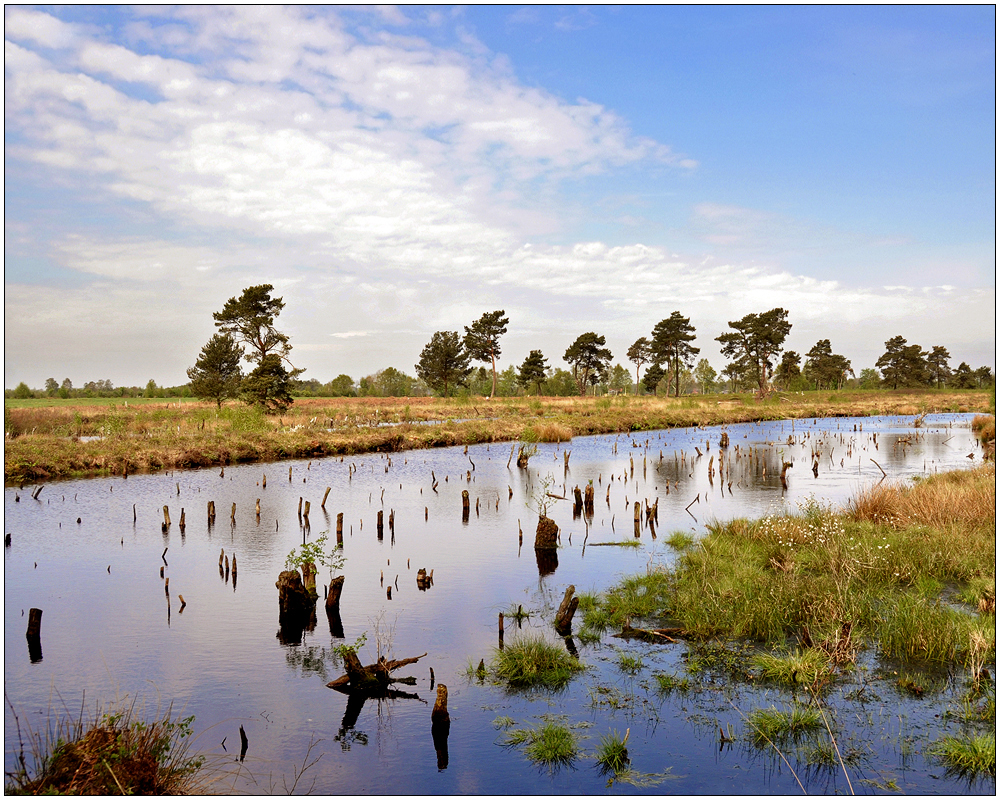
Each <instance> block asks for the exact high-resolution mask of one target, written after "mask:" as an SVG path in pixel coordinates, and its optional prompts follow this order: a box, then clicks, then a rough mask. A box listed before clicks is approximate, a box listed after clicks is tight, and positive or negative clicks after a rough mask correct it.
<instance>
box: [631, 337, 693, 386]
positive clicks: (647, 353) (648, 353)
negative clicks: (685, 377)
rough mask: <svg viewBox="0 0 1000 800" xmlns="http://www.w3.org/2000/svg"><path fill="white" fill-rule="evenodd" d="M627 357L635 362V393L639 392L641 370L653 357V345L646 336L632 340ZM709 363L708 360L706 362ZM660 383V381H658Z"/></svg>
mask: <svg viewBox="0 0 1000 800" xmlns="http://www.w3.org/2000/svg"><path fill="white" fill-rule="evenodd" d="M625 357H626V358H627V359H628V360H629V361H631V362H632V363H633V364H635V393H636V394H639V370H640V369H642V365H643V364H648V363H649V362H650V361H651V360H652V358H653V345H652V343H651V342H650V341H649V339H647V338H646V337H645V336H643V337H641V338H639V339H636V340H635V341H634V342H632V346H631V347H630V348H629V349H628V351H627V352H626V354H625ZM706 363H707V362H706ZM657 383H659V381H657Z"/></svg>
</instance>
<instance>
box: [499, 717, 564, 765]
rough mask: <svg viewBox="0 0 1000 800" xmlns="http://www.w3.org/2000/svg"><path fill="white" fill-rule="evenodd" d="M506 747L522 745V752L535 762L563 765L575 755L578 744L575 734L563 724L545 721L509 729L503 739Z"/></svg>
mask: <svg viewBox="0 0 1000 800" xmlns="http://www.w3.org/2000/svg"><path fill="white" fill-rule="evenodd" d="M504 744H505V745H506V746H508V747H520V746H522V745H524V754H525V755H526V756H527V757H528V759H529V760H531V761H533V762H535V763H536V764H545V765H549V766H564V765H568V764H571V763H572V762H573V761H574V760H575V759H576V757H577V754H578V752H579V745H578V743H577V739H576V736H575V735H574V733H573V731H571V730H570V729H569V728H568V727H567V726H565V725H559V724H557V723H555V722H545V723H543V724H541V725H539V726H538V727H534V728H519V729H517V730H513V731H509V732H508V733H507V735H506V737H505V739H504Z"/></svg>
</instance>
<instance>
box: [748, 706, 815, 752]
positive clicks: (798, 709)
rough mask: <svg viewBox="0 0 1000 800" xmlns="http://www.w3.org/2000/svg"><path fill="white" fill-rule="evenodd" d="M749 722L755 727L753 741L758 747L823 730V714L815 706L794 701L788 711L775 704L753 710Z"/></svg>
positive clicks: (796, 738)
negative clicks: (781, 709)
mask: <svg viewBox="0 0 1000 800" xmlns="http://www.w3.org/2000/svg"><path fill="white" fill-rule="evenodd" d="M748 723H749V725H750V727H751V728H752V729H753V730H752V733H751V741H753V743H754V744H755V745H757V746H758V747H764V746H766V745H770V744H771V743H772V742H786V741H789V740H792V741H794V740H798V739H800V738H801V737H802V736H804V735H806V734H809V733H813V732H815V731H818V730H821V729H822V728H823V716H822V714H820V712H819V711H818V710H817V709H816V708H814V707H813V706H805V705H802V704H801V703H794V704H793V705H792V706H791V707H790V708H789V709H788V710H786V711H779V710H778V709H777V708H775V707H774V706H771V708H766V709H756V710H755V711H751V712H750V716H749V718H748Z"/></svg>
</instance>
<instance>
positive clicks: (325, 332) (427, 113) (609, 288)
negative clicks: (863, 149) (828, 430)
mask: <svg viewBox="0 0 1000 800" xmlns="http://www.w3.org/2000/svg"><path fill="white" fill-rule="evenodd" d="M141 13H142V14H147V15H148V16H146V17H144V18H139V19H134V20H132V21H131V22H130V23H129V25H128V26H127V36H126V37H125V38H124V39H122V40H121V41H118V42H110V41H108V40H107V39H106V38H105V36H104V34H103V33H101V32H97V31H95V30H91V29H89V28H87V29H84V28H77V27H73V26H67V25H65V24H64V23H61V22H59V21H58V20H56V19H55V17H53V16H51V15H47V14H43V13H41V12H34V11H31V12H24V14H26V15H27V16H25V15H23V14H22V12H20V11H16V10H15V11H10V12H8V14H7V17H6V19H7V21H8V34H7V35H8V37H12V38H14V39H15V40H16V43H15V42H10V41H8V42H6V43H5V44H6V53H7V64H6V67H7V70H6V90H7V124H8V131H9V133H10V134H11V144H10V145H9V147H8V159H13V160H15V161H16V162H17V163H18V164H24V163H27V164H29V165H30V168H29V170H27V171H31V170H34V171H37V172H38V173H40V174H41V176H42V177H41V178H40V184H39V185H41V183H44V182H55V181H59V182H61V183H63V184H65V186H66V187H67V189H66V191H67V192H69V193H72V192H73V191H75V192H76V193H77V195H78V196H79V195H83V196H85V197H86V198H87V200H88V201H89V202H93V203H95V204H100V206H101V208H102V211H104V210H107V209H112V210H117V212H118V213H119V214H121V215H122V216H121V217H120V218H119V219H117V220H115V222H116V230H115V231H113V232H112V231H105V230H102V229H100V228H99V226H98V228H97V229H88V230H70V231H67V232H64V233H63V234H62V235H61V236H59V237H56V238H54V239H53V243H52V245H51V247H50V250H49V254H48V255H49V257H50V258H51V260H52V262H53V263H54V264H56V265H57V266H59V267H62V268H65V269H69V270H73V271H76V272H78V273H81V274H83V275H85V276H86V277H87V278H88V280H90V281H91V283H89V284H88V285H86V286H84V287H82V288H79V289H69V288H66V289H53V288H51V287H39V286H27V285H15V286H12V285H11V284H8V292H7V296H6V297H5V303H6V309H7V313H8V319H11V318H12V317H16V319H17V320H18V321H19V325H18V327H17V328H16V329H15V328H13V327H12V326H11V325H10V323H9V322H8V337H9V338H8V346H7V355H8V365H9V369H24V368H30V367H28V366H27V365H29V364H30V363H31V361H32V357H33V350H32V347H33V345H32V344H31V341H30V340H29V339H27V338H24V337H22V336H21V334H20V333H19V330H20V325H22V324H23V325H24V326H25V330H32V331H36V332H37V331H39V330H43V331H44V334H39V337H40V338H39V339H38V341H37V342H36V345H34V346H37V347H44V348H46V351H47V353H48V356H50V357H51V358H69V357H71V356H72V357H73V358H75V359H77V361H78V362H79V363H80V364H85V363H86V364H92V365H99V364H100V363H101V362H100V358H99V357H98V356H99V355H100V353H97V354H94V353H93V352H90V351H87V352H84V351H86V348H87V347H88V345H87V342H88V341H89V342H90V345H89V346H90V348H91V350H93V348H94V347H95V346H98V345H99V347H100V348H106V350H105V351H103V352H104V357H105V358H106V359H112V360H114V362H115V363H116V364H118V365H121V366H122V368H124V367H125V366H126V365H131V367H132V368H136V369H138V368H139V367H138V366H136V365H141V364H143V363H148V359H150V358H151V357H154V356H155V358H156V363H157V364H160V365H162V368H163V369H164V370H166V371H167V372H168V374H165V375H158V376H157V380H158V382H161V383H171V382H181V381H183V379H184V378H183V369H184V368H185V367H186V366H190V364H189V363H188V362H190V361H191V360H192V359H193V355H191V354H194V353H196V352H197V348H198V347H200V346H201V344H203V343H204V341H205V340H206V339H207V338H208V335H209V333H210V331H211V312H212V311H214V310H217V309H218V308H219V307H221V303H222V302H224V300H225V299H226V298H227V297H229V296H232V295H234V294H238V293H239V291H240V290H241V289H242V288H243V287H244V286H247V285H252V284H254V283H264V282H267V283H272V284H274V285H275V286H276V287H277V288H278V289H279V292H278V293H279V294H281V293H284V296H285V299H286V303H287V311H286V314H285V315H283V317H282V322H283V323H285V322H286V320H287V322H286V324H287V326H288V329H289V331H290V332H291V334H292V336H293V344H294V345H296V346H298V347H300V348H301V350H302V351H303V352H310V353H313V354H315V355H316V357H317V359H320V360H318V361H317V363H316V366H315V368H313V367H310V375H314V376H315V377H323V376H324V375H325V373H326V372H333V374H336V373H337V372H343V371H351V372H352V373H358V372H359V371H362V370H367V371H369V372H370V371H374V369H376V368H380V367H382V366H388V365H394V366H397V367H399V368H403V369H406V370H411V369H412V363H413V361H414V360H415V359H416V358H417V356H418V355H419V350H420V347H421V346H422V345H423V344H424V343H425V342H426V340H427V339H428V338H429V337H430V334H431V333H432V332H433V331H434V330H461V328H462V325H465V324H469V323H470V322H471V321H472V319H474V318H476V317H478V316H479V315H480V314H481V313H482V312H483V311H484V310H487V309H492V308H507V309H508V312H509V313H508V315H509V316H511V320H512V325H511V331H512V337H517V336H520V337H522V339H521V340H520V341H521V342H522V343H523V344H525V345H528V344H529V342H528V341H527V339H526V338H524V337H526V336H527V334H526V332H537V335H539V336H541V337H544V338H545V343H544V345H543V346H544V347H545V348H546V352H547V353H548V354H549V355H550V360H554V359H552V355H553V354H554V353H555V352H556V350H559V352H562V349H564V348H565V347H566V346H567V345H568V344H569V341H565V342H563V341H562V340H563V339H565V338H569V339H570V340H571V339H572V338H575V336H576V335H577V334H578V333H579V332H581V330H582V329H583V327H584V326H585V327H586V329H607V330H608V332H609V335H612V334H613V335H614V336H617V337H620V338H622V339H626V338H627V339H628V341H624V342H619V343H617V344H615V345H614V347H616V348H619V349H621V352H622V353H624V348H625V347H627V346H628V344H630V343H631V341H634V339H635V338H637V337H638V336H640V335H642V334H643V333H644V332H646V331H648V330H649V329H651V327H652V325H653V324H655V323H656V322H657V321H658V320H659V319H661V318H662V317H663V316H666V315H668V314H669V313H670V311H672V310H674V309H682V313H684V314H685V315H691V316H692V319H693V320H694V321H695V324H696V325H697V327H698V329H699V331H702V332H705V333H704V335H705V336H706V342H703V343H702V346H703V348H704V349H706V350H708V348H709V347H711V346H712V345H711V338H712V337H714V336H715V335H718V334H717V332H719V331H721V330H722V329H723V328H724V326H725V322H726V320H728V319H737V318H739V317H742V316H743V315H744V314H746V313H749V312H751V311H759V310H766V309H767V308H771V307H774V306H776V305H783V306H785V307H787V308H789V309H791V311H792V316H793V319H794V321H795V323H796V324H797V325H798V324H801V325H802V327H803V328H806V329H808V328H809V326H811V325H813V324H815V325H817V326H819V325H821V324H829V325H834V326H837V325H839V326H842V328H843V329H844V331H845V335H854V336H855V337H856V338H857V339H859V340H860V338H861V335H862V334H861V333H859V332H858V331H857V330H853V331H852V327H851V326H854V328H855V329H856V328H857V327H858V326H859V325H861V323H865V324H866V325H870V326H873V327H874V328H875V329H877V330H878V331H879V332H878V333H875V334H874V335H876V336H881V335H882V329H881V328H879V326H882V325H883V323H884V325H887V326H892V325H896V324H898V323H900V322H904V321H906V320H911V319H915V318H925V317H927V316H929V315H932V314H935V313H940V310H941V307H942V298H944V297H947V298H948V301H947V302H948V304H950V305H949V307H950V308H956V309H962V315H961V316H958V317H956V316H955V314H953V313H951V312H950V311H945V312H944V313H940V318H941V321H940V322H937V321H933V322H930V323H928V325H929V327H930V328H933V327H934V326H935V325H941V326H944V325H945V324H947V325H948V326H951V327H952V328H953V329H955V330H959V329H960V330H965V329H967V328H968V327H969V326H970V325H971V324H972V322H971V320H972V319H974V318H975V314H976V313H979V311H980V310H981V309H983V308H984V307H985V305H984V304H985V303H986V302H987V301H988V300H989V298H984V297H981V296H977V295H974V294H970V293H969V292H968V291H963V290H960V289H953V288H951V287H938V288H929V289H922V290H914V289H912V288H907V287H899V288H887V289H877V288H872V289H863V288H856V287H852V286H847V285H844V284H843V283H839V282H837V281H821V280H817V279H815V278H810V277H806V276H801V275H795V274H793V273H791V272H789V271H788V270H785V269H781V268H779V267H776V266H772V267H762V266H747V265H746V263H745V261H742V260H737V259H732V260H728V261H727V260H726V259H723V258H715V257H711V256H709V257H706V258H700V257H693V256H684V257H681V256H676V255H673V254H671V253H670V252H669V250H667V249H666V248H662V247H652V246H647V245H644V244H641V243H635V244H630V245H622V246H610V245H609V244H607V243H605V242H602V241H599V240H595V241H587V242H578V243H575V244H573V243H570V244H566V245H558V246H557V245H551V244H545V243H544V242H539V241H532V237H533V235H534V234H535V233H537V232H538V231H539V230H551V229H552V228H553V227H554V225H555V222H554V219H555V217H556V214H555V213H553V212H552V210H551V209H550V208H549V207H548V204H549V203H550V201H552V200H553V199H554V198H555V199H556V201H558V193H557V192H556V191H555V189H554V187H556V186H557V185H558V183H557V182H558V179H559V177H560V176H562V175H574V176H577V175H581V174H592V173H598V172H602V171H610V170H612V169H614V168H615V167H616V166H617V165H622V164H629V163H633V164H634V163H657V162H659V163H669V164H673V165H675V166H677V167H678V168H680V169H690V168H693V167H694V166H695V162H694V160H693V159H688V158H681V157H678V156H675V155H674V154H673V153H672V152H671V151H670V150H669V148H668V147H666V146H665V145H663V144H660V143H657V142H653V141H649V140H645V139H641V138H638V137H635V136H633V135H632V134H631V133H630V131H629V129H628V127H627V125H626V124H625V123H624V122H623V121H622V120H621V119H620V118H619V117H617V116H616V115H615V114H614V113H613V112H611V111H609V110H607V109H605V108H603V107H601V106H599V105H597V104H594V103H590V102H587V101H586V100H579V101H577V102H575V103H569V102H566V101H564V100H562V99H560V98H557V97H555V96H553V95H550V94H548V93H546V92H544V91H541V90H539V89H535V88H530V87H526V86H523V85H521V84H520V83H519V82H518V81H517V80H516V78H515V77H514V76H513V73H512V72H511V71H510V69H509V68H507V67H506V66H505V64H504V61H503V59H501V58H496V57H494V56H493V55H492V54H489V53H483V52H481V50H479V49H477V47H476V46H475V45H476V44H477V43H475V42H471V43H469V44H468V46H466V48H465V50H462V51H459V50H457V49H453V50H447V49H443V48H440V47H436V46H434V45H432V44H430V43H429V42H427V41H424V40H421V39H419V38H416V37H414V36H408V37H400V36H395V35H391V34H389V33H386V32H385V31H381V32H379V31H376V32H375V33H373V34H371V35H368V34H365V33H363V32H348V31H347V30H346V29H345V28H344V27H343V26H342V25H341V24H340V22H339V21H338V20H337V18H336V17H335V16H334V15H333V13H332V12H330V11H328V10H323V9H321V10H313V9H306V8H283V7H274V6H263V7H204V6H189V7H182V8H180V9H174V10H168V11H163V10H158V9H154V10H143V11H142V12H141ZM392 13H394V14H397V15H399V12H392ZM12 19H13V23H11V20H12ZM402 22H403V20H402V19H396V21H395V24H402ZM441 24H446V23H445V22H442V23H441ZM25 30H34V31H36V33H35V34H34V35H32V36H28V35H27V34H25V33H24V31H25ZM55 43H58V44H55ZM36 45H41V47H40V48H36ZM140 45H141V46H140ZM56 47H58V48H62V49H61V50H60V51H58V52H56V53H53V52H51V49H52V48H56ZM39 165H42V166H39ZM540 187H541V188H540ZM137 208H138V209H140V210H139V211H136V209H137ZM107 213H114V212H113V211H108V212H107ZM129 215H135V216H142V217H143V218H144V219H145V220H147V224H148V225H149V227H150V228H155V229H156V230H161V229H162V230H169V231H170V234H169V235H168V234H162V235H160V234H150V233H148V232H147V233H146V234H144V235H131V234H130V235H127V236H122V235H121V234H120V233H119V232H118V231H119V230H120V229H121V228H122V227H124V228H125V229H126V230H127V229H128V225H127V223H123V222H122V220H127V219H130V216H129ZM149 220H151V221H152V222H148V221H149ZM692 228H693V230H694V232H695V234H696V235H699V236H701V237H702V238H703V239H704V241H706V242H709V243H712V244H714V245H717V246H718V247H720V248H736V247H740V248H743V249H744V250H745V251H749V252H757V251H760V252H763V253H767V252H768V248H769V247H770V246H771V245H773V243H774V242H775V241H779V242H784V243H787V242H788V241H789V240H793V241H794V243H795V244H796V246H797V245H798V244H799V243H800V242H801V241H802V240H807V239H809V238H810V237H811V236H813V235H814V234H815V233H816V228H815V227H810V226H809V225H808V224H805V223H801V222H799V221H796V220H791V219H788V218H786V217H783V216H781V215H776V214H772V213H768V212H761V211H757V210H754V209H747V208H740V207H736V206H725V205H721V204H712V203H703V204H701V205H699V206H696V207H695V208H694V210H693V214H692ZM714 252H718V250H714ZM727 255H728V254H727ZM990 296H992V295H990ZM191 298H194V299H191ZM510 309H516V310H517V311H516V313H517V314H518V318H516V319H515V317H514V316H513V315H511V313H510ZM94 319H100V320H102V321H104V324H105V327H106V328H107V327H110V329H111V330H113V331H115V332H116V334H115V335H112V334H111V333H109V332H108V330H105V329H102V330H100V331H96V330H93V329H92V328H93V326H92V325H87V324H86V321H87V320H91V321H92V320H94ZM149 319H156V320H157V337H152V336H147V335H146V333H145V331H146V327H144V325H146V324H147V323H148V320H149ZM76 324H81V325H82V327H80V328H77V329H76V330H77V331H79V330H83V331H86V335H84V336H80V335H79V334H78V333H77V334H76V335H75V334H74V325H76ZM577 328H580V329H581V330H577ZM515 329H517V330H518V331H519V333H517V334H514V331H515ZM942 330H944V328H943V327H942ZM574 331H575V332H574ZM711 331H716V333H709V332H711ZM74 335H75V336H76V338H75V339H73V341H72V343H71V344H69V345H67V346H65V347H64V348H62V350H61V351H60V347H59V346H58V345H57V344H55V343H56V342H60V341H64V340H65V339H66V338H67V337H69V338H72V337H74ZM864 335H865V336H868V337H869V338H870V336H871V335H872V334H871V332H866V333H865V334H864ZM889 335H893V334H891V333H890V334H889ZM957 335H959V334H957V333H956V336H957ZM963 335H964V334H963ZM969 335H970V336H971V334H969ZM43 339H44V343H43V342H42V340H43ZM331 340H333V341H331ZM941 340H942V341H945V340H948V341H951V340H952V339H950V338H947V337H945V336H943V335H942V336H941ZM163 341H170V342H176V344H175V345H173V346H172V347H168V346H167V345H164V344H163ZM512 341H517V340H516V338H513V339H512ZM139 344H142V346H143V348H145V347H147V346H148V347H149V348H150V350H149V352H143V353H141V354H139V353H134V352H133V351H134V350H135V349H136V347H137V346H138V345H139ZM354 344H357V345H358V346H357V347H355V346H354ZM539 344H542V343H541V342H538V343H535V344H534V345H531V346H532V347H538V346H539ZM810 344H811V343H810ZM361 345H363V347H362V346H361ZM527 349H530V348H529V347H525V353H523V354H521V355H520V357H521V358H523V355H526V351H527ZM60 352H61V353H62V355H60ZM22 353H23V354H24V355H23V356H22V355H21V354H22ZM359 353H360V355H359ZM510 353H511V356H512V357H516V356H517V353H516V346H515V347H512V348H510ZM616 354H617V350H616ZM143 359H146V360H143ZM322 359H328V360H325V361H324V360H322ZM345 359H347V361H346V362H345ZM517 360H520V359H519V358H518V359H517ZM94 369H96V370H97V371H96V372H94V373H93V374H92V375H90V376H89V377H93V376H94V375H96V374H99V373H100V370H99V369H97V367H96V366H95V367H94ZM44 377H47V376H43V378H42V379H44ZM81 377H84V376H81ZM324 379H328V378H326V377H324ZM18 380H20V378H18ZM118 380H123V379H121V378H119V379H118Z"/></svg>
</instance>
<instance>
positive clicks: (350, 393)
mask: <svg viewBox="0 0 1000 800" xmlns="http://www.w3.org/2000/svg"><path fill="white" fill-rule="evenodd" d="M327 388H328V390H329V392H330V396H331V397H355V396H357V391H356V390H355V388H354V379H353V378H352V377H351V376H350V375H338V376H337V377H336V378H334V379H333V380H332V381H330V382H329V383H328V384H327Z"/></svg>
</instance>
